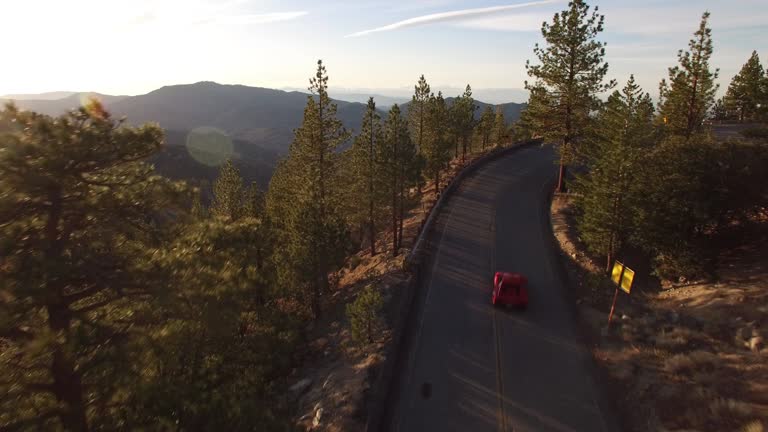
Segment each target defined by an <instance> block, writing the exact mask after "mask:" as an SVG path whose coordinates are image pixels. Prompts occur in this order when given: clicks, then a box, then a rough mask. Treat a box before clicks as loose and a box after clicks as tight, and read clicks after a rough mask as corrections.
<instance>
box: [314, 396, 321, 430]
mask: <svg viewBox="0 0 768 432" xmlns="http://www.w3.org/2000/svg"><path fill="white" fill-rule="evenodd" d="M322 418H323V407H322V405H320V403H319V402H318V403H317V405H315V418H314V419H312V427H315V428H316V427H318V426H320V420H321V419H322Z"/></svg>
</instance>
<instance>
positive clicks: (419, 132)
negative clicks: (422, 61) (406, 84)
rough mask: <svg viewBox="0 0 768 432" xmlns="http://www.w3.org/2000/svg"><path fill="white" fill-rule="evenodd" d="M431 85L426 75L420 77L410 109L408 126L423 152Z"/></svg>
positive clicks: (412, 138) (413, 139)
mask: <svg viewBox="0 0 768 432" xmlns="http://www.w3.org/2000/svg"><path fill="white" fill-rule="evenodd" d="M429 95H430V91H429V84H427V80H426V79H425V78H424V75H422V76H421V77H419V82H418V83H417V84H416V86H415V87H414V93H413V97H412V98H411V104H410V106H409V107H408V124H409V127H410V132H411V140H412V141H413V142H414V143H416V146H417V148H418V150H419V152H421V149H422V147H423V146H424V139H425V133H426V120H427V106H428V103H429Z"/></svg>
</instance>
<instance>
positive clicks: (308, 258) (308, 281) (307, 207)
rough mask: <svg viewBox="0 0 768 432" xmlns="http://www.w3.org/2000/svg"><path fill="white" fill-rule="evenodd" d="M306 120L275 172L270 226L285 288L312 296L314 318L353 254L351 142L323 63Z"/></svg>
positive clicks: (269, 201) (269, 199)
mask: <svg viewBox="0 0 768 432" xmlns="http://www.w3.org/2000/svg"><path fill="white" fill-rule="evenodd" d="M309 90H310V91H311V92H312V95H310V96H309V97H308V98H307V106H306V108H305V109H304V120H303V121H302V124H301V126H300V127H299V128H298V129H297V130H296V132H295V138H294V141H293V143H291V146H290V148H289V151H288V158H287V159H285V160H283V161H282V162H281V163H280V164H279V165H278V167H277V169H276V170H275V173H274V175H273V178H272V180H271V181H270V187H269V192H268V196H267V206H268V212H269V213H270V220H272V221H274V223H275V224H276V225H277V227H278V231H279V233H278V236H279V241H280V242H281V244H282V245H283V247H281V248H280V253H281V254H282V256H281V259H280V260H279V262H280V269H279V278H280V283H281V284H282V285H283V286H286V287H289V288H293V289H294V290H300V291H303V290H306V289H307V288H308V289H309V291H310V292H311V304H312V311H313V314H314V316H315V317H316V318H317V317H319V316H320V312H321V296H322V295H323V293H325V292H327V291H328V290H329V287H330V285H329V278H328V277H329V273H330V272H332V271H335V270H337V269H338V268H339V267H340V266H341V264H342V263H343V259H344V258H345V256H346V253H347V251H348V249H349V248H348V229H347V226H346V223H345V221H344V219H343V217H342V212H341V210H340V207H341V200H342V199H343V196H342V194H341V190H342V188H343V179H342V178H341V175H340V174H341V166H340V163H339V160H340V155H339V153H338V152H337V151H336V150H337V149H338V148H339V146H340V145H341V144H342V143H344V142H345V141H346V140H347V139H348V138H349V133H348V132H347V131H346V130H345V129H344V126H343V125H342V124H341V121H340V120H339V119H338V118H337V117H336V104H334V103H332V102H331V99H330V98H329V97H328V76H327V73H326V70H325V66H323V63H322V61H318V63H317V73H316V74H315V76H314V77H313V78H312V79H310V87H309Z"/></svg>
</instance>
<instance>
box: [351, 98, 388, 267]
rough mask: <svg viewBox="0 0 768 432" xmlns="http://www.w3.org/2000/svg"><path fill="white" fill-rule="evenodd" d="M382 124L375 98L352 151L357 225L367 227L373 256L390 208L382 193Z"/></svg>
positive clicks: (371, 100) (352, 187)
mask: <svg viewBox="0 0 768 432" xmlns="http://www.w3.org/2000/svg"><path fill="white" fill-rule="evenodd" d="M382 139H383V137H382V130H381V121H380V118H379V114H378V112H377V111H376V103H375V102H374V100H373V98H370V99H369V100H368V107H367V109H366V110H365V112H364V113H363V121H362V126H361V130H360V134H359V135H358V136H357V137H356V138H355V141H354V143H353V144H352V148H351V150H350V153H351V154H350V158H349V164H350V165H351V166H350V171H351V177H352V181H351V184H350V191H351V196H350V198H349V201H350V203H349V204H350V205H352V206H353V207H354V209H353V210H352V213H353V215H354V216H353V217H352V221H353V223H361V224H364V225H366V227H367V229H366V231H368V236H369V238H370V242H371V256H373V255H376V231H377V228H376V227H377V225H378V220H379V219H380V216H379V215H380V214H381V212H382V208H383V207H384V206H385V205H386V204H385V200H386V196H384V195H383V194H382V192H381V180H380V178H379V175H378V173H379V161H378V160H377V153H378V151H379V149H378V148H379V145H381V141H382Z"/></svg>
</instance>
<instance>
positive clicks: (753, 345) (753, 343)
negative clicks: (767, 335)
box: [749, 336, 765, 352]
mask: <svg viewBox="0 0 768 432" xmlns="http://www.w3.org/2000/svg"><path fill="white" fill-rule="evenodd" d="M764 345H765V344H764V342H763V338H762V337H760V336H752V338H750V339H749V349H750V350H752V352H760V350H761V349H762V348H763V346H764Z"/></svg>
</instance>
